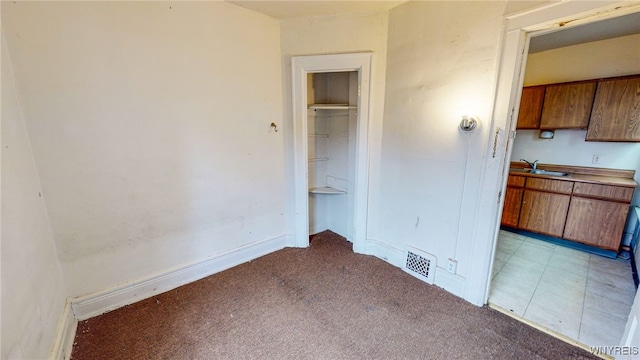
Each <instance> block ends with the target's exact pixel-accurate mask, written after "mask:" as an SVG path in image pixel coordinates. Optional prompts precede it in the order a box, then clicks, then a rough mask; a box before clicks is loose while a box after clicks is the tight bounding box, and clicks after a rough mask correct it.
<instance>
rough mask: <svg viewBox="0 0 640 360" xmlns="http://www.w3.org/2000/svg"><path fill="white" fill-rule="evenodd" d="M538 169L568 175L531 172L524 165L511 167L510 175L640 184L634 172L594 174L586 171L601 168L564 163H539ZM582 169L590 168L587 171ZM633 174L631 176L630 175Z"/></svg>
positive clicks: (597, 182) (598, 182)
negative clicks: (619, 174) (634, 176)
mask: <svg viewBox="0 0 640 360" xmlns="http://www.w3.org/2000/svg"><path fill="white" fill-rule="evenodd" d="M572 168H574V169H575V172H572V171H570V170H572ZM538 169H542V170H551V171H560V172H566V173H568V175H566V176H553V175H545V174H531V173H529V172H528V171H529V170H531V169H530V168H523V167H513V166H512V167H511V169H509V175H518V176H526V177H536V178H543V179H551V180H560V181H574V182H584V183H591V184H601V185H613V186H623V187H631V188H635V187H636V186H638V183H637V182H636V181H635V180H633V172H631V173H628V172H626V170H625V172H626V173H622V171H621V175H623V176H615V175H613V174H611V173H612V172H614V171H616V170H609V169H602V170H604V171H602V174H593V173H584V172H598V171H597V170H599V168H578V167H571V166H562V165H549V166H544V165H539V166H538ZM580 169H588V170H587V171H584V170H580ZM629 174H631V177H628V176H629Z"/></svg>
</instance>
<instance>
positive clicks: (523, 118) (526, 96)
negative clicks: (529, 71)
mask: <svg viewBox="0 0 640 360" xmlns="http://www.w3.org/2000/svg"><path fill="white" fill-rule="evenodd" d="M544 89H545V86H544V85H541V86H528V87H525V88H523V89H522V96H521V97H520V111H519V112H518V125H517V126H516V128H517V129H537V128H538V127H540V114H541V113H542V101H543V100H544Z"/></svg>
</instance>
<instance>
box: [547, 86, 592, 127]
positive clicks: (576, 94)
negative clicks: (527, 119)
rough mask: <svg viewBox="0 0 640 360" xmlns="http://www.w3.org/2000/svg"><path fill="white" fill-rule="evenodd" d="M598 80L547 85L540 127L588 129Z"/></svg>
mask: <svg viewBox="0 0 640 360" xmlns="http://www.w3.org/2000/svg"><path fill="white" fill-rule="evenodd" d="M596 84H597V83H596V81H595V80H590V81H581V82H573V83H564V84H553V85H547V86H546V89H545V95H544V105H543V106H542V115H541V117H540V129H551V130H555V129H586V128H587V126H588V125H589V115H590V114H591V107H592V105H593V97H594V94H595V92H596Z"/></svg>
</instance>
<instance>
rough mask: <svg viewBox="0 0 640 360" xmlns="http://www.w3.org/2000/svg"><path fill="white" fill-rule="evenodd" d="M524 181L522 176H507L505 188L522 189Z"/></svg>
mask: <svg viewBox="0 0 640 360" xmlns="http://www.w3.org/2000/svg"><path fill="white" fill-rule="evenodd" d="M525 179H526V178H525V177H524V176H514V175H509V177H508V178H507V186H514V187H524V181H525Z"/></svg>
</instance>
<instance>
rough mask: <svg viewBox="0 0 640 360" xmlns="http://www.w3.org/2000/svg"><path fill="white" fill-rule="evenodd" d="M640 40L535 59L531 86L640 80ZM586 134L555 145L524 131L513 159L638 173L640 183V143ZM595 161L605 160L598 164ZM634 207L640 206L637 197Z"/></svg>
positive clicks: (561, 133)
mask: <svg viewBox="0 0 640 360" xmlns="http://www.w3.org/2000/svg"><path fill="white" fill-rule="evenodd" d="M638 44H640V34H637V35H629V36H623V37H619V38H614V39H609V40H602V41H595V42H591V43H586V44H580V45H574V46H568V47H564V48H560V49H554V50H548V51H542V52H539V53H535V54H530V55H529V56H528V58H527V69H526V72H525V79H524V83H525V86H530V85H539V84H550V83H557V82H566V81H575V80H585V79H597V78H606V77H615V76H624V75H631V74H640V51H639V49H640V48H639V46H638ZM585 136H586V130H557V131H556V132H555V136H554V138H553V139H551V140H543V139H539V138H538V131H536V130H518V136H517V138H516V140H515V142H514V147H513V153H512V157H511V159H512V160H513V161H518V160H519V159H528V160H529V159H531V160H536V159H538V160H540V162H541V163H547V164H563V165H576V166H593V167H603V168H612V169H629V170H635V171H636V177H635V180H636V181H638V182H640V143H612V142H587V141H584V139H585ZM594 155H598V156H599V157H600V163H599V164H593V163H592V159H593V156H594ZM633 204H636V205H637V204H640V191H636V192H635V195H634V198H633Z"/></svg>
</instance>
